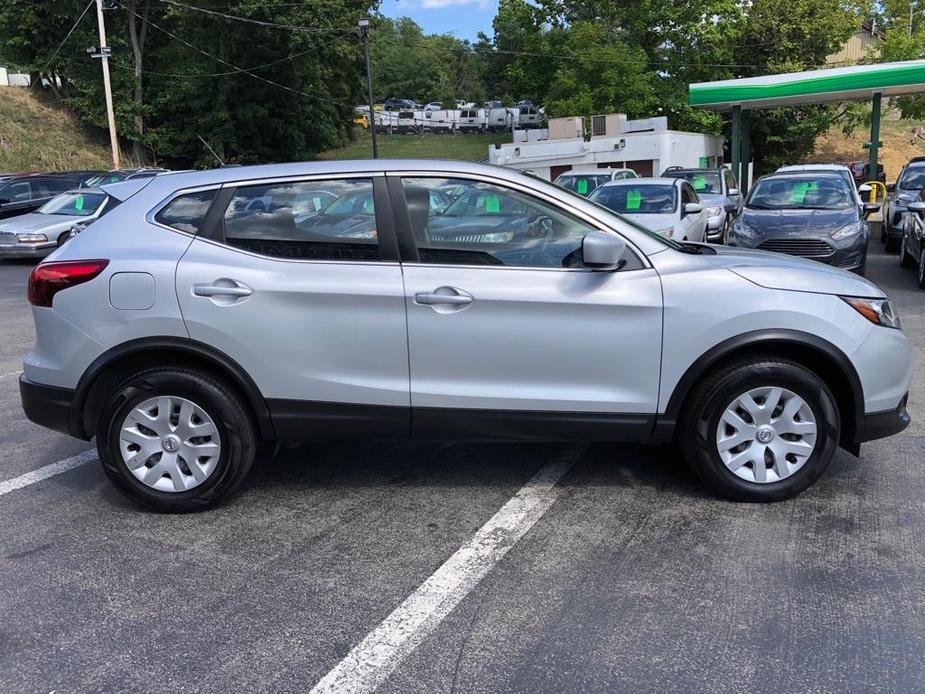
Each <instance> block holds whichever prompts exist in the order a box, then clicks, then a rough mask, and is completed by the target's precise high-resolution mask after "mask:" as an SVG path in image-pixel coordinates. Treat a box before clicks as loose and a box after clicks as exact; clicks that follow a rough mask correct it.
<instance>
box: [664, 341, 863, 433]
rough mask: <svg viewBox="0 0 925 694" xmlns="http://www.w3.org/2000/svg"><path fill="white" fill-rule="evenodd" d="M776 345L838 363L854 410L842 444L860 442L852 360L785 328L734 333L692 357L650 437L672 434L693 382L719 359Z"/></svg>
mask: <svg viewBox="0 0 925 694" xmlns="http://www.w3.org/2000/svg"><path fill="white" fill-rule="evenodd" d="M775 345H789V346H794V347H799V348H803V349H811V350H813V351H815V352H817V353H818V354H820V355H821V356H823V357H825V358H827V359H828V360H829V361H830V362H832V363H834V364H835V366H837V367H838V369H839V371H840V372H841V374H842V375H843V376H844V378H845V380H846V382H847V384H848V387H849V388H850V389H851V394H852V399H853V401H854V403H853V404H854V412H852V413H849V414H850V416H849V417H848V418H847V420H846V421H847V422H848V423H849V425H850V430H848V431H842V434H841V436H842V440H841V444H842V445H843V446H846V447H849V450H850V449H851V448H852V447H853V445H854V444H857V443H859V441H858V437H859V435H860V433H861V432H862V431H863V429H864V388H863V386H862V385H861V379H860V377H859V376H858V372H857V370H856V369H855V368H854V364H852V363H851V360H850V359H849V358H848V356H847V355H846V354H845V353H844V352H842V351H841V350H840V349H839V348H838V347H836V346H835V345H833V344H832V343H831V342H829V341H828V340H824V339H823V338H821V337H819V336H818V335H813V334H812V333H807V332H803V331H801V330H791V329H784V328H771V329H765V330H754V331H751V332H747V333H742V334H741V335H736V336H734V337H731V338H728V339H726V340H723V341H722V342H720V343H719V344H717V345H714V346H713V347H711V348H710V349H708V350H707V351H706V352H704V353H703V354H701V355H700V356H699V357H697V358H696V359H694V360H693V362H692V363H691V365H690V366H689V367H688V368H687V371H685V372H684V375H683V376H681V378H680V379H679V380H678V383H677V385H675V388H674V391H673V392H672V393H671V397H670V398H669V400H668V406H667V407H666V408H665V412H664V413H662V414H659V415H658V417H657V418H656V422H655V428H654V430H653V433H652V438H653V440H655V441H668V440H670V439H671V438H672V437H673V436H674V431H675V427H676V425H677V422H678V419H679V417H680V414H681V408H682V407H683V405H684V401H685V400H686V399H687V396H688V395H689V394H690V391H691V389H692V388H693V386H694V384H695V383H696V382H697V381H698V380H699V379H700V378H701V377H702V376H704V375H705V374H706V373H707V372H708V371H709V370H710V369H711V368H713V367H714V366H716V364H717V363H718V362H719V361H720V360H722V359H723V358H724V357H728V356H730V355H733V354H737V353H739V352H742V351H745V350H754V349H755V348H759V347H764V346H767V347H768V348H769V351H773V348H774V346H775ZM842 416H843V418H844V416H845V413H844V412H842Z"/></svg>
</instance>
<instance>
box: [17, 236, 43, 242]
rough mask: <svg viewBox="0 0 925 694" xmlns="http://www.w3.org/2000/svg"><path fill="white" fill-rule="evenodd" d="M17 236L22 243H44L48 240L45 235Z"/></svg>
mask: <svg viewBox="0 0 925 694" xmlns="http://www.w3.org/2000/svg"><path fill="white" fill-rule="evenodd" d="M16 236H18V237H19V242H20V243H42V242H43V241H47V240H48V237H47V236H45V234H16Z"/></svg>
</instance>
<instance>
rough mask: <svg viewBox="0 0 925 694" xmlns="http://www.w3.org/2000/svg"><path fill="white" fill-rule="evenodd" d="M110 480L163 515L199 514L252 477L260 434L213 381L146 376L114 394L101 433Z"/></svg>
mask: <svg viewBox="0 0 925 694" xmlns="http://www.w3.org/2000/svg"><path fill="white" fill-rule="evenodd" d="M97 449H98V451H99V457H100V462H101V463H102V466H103V470H104V471H105V473H106V475H107V476H108V477H109V479H110V480H111V481H112V482H113V484H115V486H116V488H117V489H119V491H121V492H122V493H123V494H124V495H125V496H127V497H128V498H129V499H131V500H132V501H135V502H136V503H139V504H141V505H143V506H147V507H149V508H152V509H154V510H157V511H165V512H169V513H184V512H189V511H201V510H204V509H207V508H209V507H211V506H214V505H215V504H217V503H219V502H220V501H222V500H223V499H226V498H228V497H229V496H231V495H232V494H233V493H234V492H235V491H236V490H237V488H238V487H239V486H240V484H241V482H243V480H244V478H245V477H246V476H247V473H248V472H249V471H250V468H251V465H252V464H253V461H254V457H255V454H256V451H257V441H256V432H255V427H254V424H253V420H252V418H251V416H250V412H249V410H248V409H247V407H246V405H245V404H244V403H243V402H242V400H241V398H240V397H239V396H238V395H237V394H236V393H235V392H233V391H232V390H230V389H228V388H226V387H225V386H224V385H223V384H222V383H221V382H220V381H218V380H216V379H215V378H214V377H212V376H211V375H210V374H208V373H205V372H202V371H199V370H198V369H191V368H186V367H159V368H153V369H147V370H145V371H141V372H139V373H137V374H135V375H134V376H132V377H131V378H129V379H127V380H126V381H124V382H123V383H122V384H121V385H120V386H119V387H117V388H116V389H115V390H114V391H113V393H112V394H111V396H110V398H109V400H108V402H107V404H106V406H105V407H104V408H103V411H102V413H101V415H100V420H99V424H98V426H97Z"/></svg>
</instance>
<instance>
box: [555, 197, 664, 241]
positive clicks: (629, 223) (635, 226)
mask: <svg viewBox="0 0 925 694" xmlns="http://www.w3.org/2000/svg"><path fill="white" fill-rule="evenodd" d="M564 190H565V192H567V193H568V194H569V195H574V196H575V197H576V198H578V199H579V200H581V201H582V202H589V203H591V204H592V205H594V206H595V207H597V208H598V209H600V210H601V211H603V212H606V213H607V214H609V215H610V216H612V217H616V218H617V219H619V220H620V222H621V223H623V224H626V225H627V226H631V227H633V229H635V230H636V231H640V232H642V233H643V234H645V235H646V236H648V237H650V238H652V239H655V240H656V241H658V242H659V243H661V244H662V245H664V246H668V247H669V248H674V249H675V250H679V249H680V248H681V244H680V243H678V242H677V241H672V240H671V239H669V238H665V237H664V236H662V235H661V234H656V233H655V232H654V231H652V230H651V229H647V228H646V227H644V226H642V224H639V223H638V222H634V221H633V220H632V219H630V218H629V217H624V216H623V215H621V214H617V213H616V212H614V211H613V210H612V209H610V208H609V207H605V206H604V205H602V204H601V203H600V202H598V201H597V200H595V199H594V196H593V195H592V196H591V197H589V198H585V197H582V196H581V195H579V194H578V193H576V192H575V191H573V190H569V189H568V188H565V189H564Z"/></svg>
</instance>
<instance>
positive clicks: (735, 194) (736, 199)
mask: <svg viewBox="0 0 925 694" xmlns="http://www.w3.org/2000/svg"><path fill="white" fill-rule="evenodd" d="M723 181H724V183H725V188H726V200H727V202H731V203H734V204H735V206H736V211H735V212H734V213H733V215H734V216H736V217H738V216H739V215H740V214H741V213H742V197H743V196H742V193H741V192H740V191H739V188H738V185H737V184H736V179H735V176H733V174H732V171H730V170H729V169H723Z"/></svg>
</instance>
